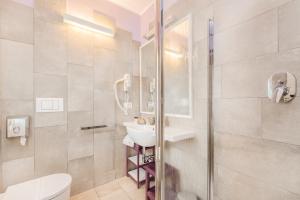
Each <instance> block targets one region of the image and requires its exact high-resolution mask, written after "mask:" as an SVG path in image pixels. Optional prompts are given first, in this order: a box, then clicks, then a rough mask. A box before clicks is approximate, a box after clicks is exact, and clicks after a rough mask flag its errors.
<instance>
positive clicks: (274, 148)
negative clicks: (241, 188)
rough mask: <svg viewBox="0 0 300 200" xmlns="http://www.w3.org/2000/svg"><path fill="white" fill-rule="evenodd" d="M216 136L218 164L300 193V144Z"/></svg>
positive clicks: (227, 135)
mask: <svg viewBox="0 0 300 200" xmlns="http://www.w3.org/2000/svg"><path fill="white" fill-rule="evenodd" d="M215 138H216V139H215V161H216V164H218V165H222V166H224V167H227V168H231V169H233V170H236V171H238V172H241V173H243V174H245V175H247V176H251V177H253V178H255V179H258V180H263V181H264V182H265V183H266V184H269V185H272V186H273V187H277V188H282V189H284V190H287V191H290V192H293V193H295V194H298V195H299V187H300V185H299V184H300V175H299V174H300V168H299V162H300V147H299V146H295V145H288V144H284V143H278V142H272V141H268V140H262V139H254V138H252V139H251V138H249V137H244V136H237V135H232V134H222V133H216V134H215Z"/></svg>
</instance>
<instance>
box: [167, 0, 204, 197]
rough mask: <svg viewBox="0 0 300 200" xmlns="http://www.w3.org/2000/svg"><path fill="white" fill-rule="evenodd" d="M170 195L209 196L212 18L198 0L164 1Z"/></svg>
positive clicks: (168, 180)
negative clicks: (209, 72)
mask: <svg viewBox="0 0 300 200" xmlns="http://www.w3.org/2000/svg"><path fill="white" fill-rule="evenodd" d="M164 9H165V12H164V22H165V24H164V26H165V30H164V84H165V87H164V94H165V102H164V105H165V113H171V112H174V111H176V113H173V114H174V115H166V120H165V127H164V130H165V131H164V136H165V140H166V143H165V146H164V149H163V153H164V162H165V163H164V166H165V174H164V183H165V186H164V197H165V198H164V199H166V200H173V199H174V200H175V199H179V200H181V199H195V200H196V199H201V200H205V199H207V174H208V168H207V166H208V161H207V138H208V137H207V136H208V113H207V112H208V95H207V94H208V84H207V82H208V64H209V63H208V53H207V52H208V46H207V43H208V28H207V27H208V20H209V17H210V15H209V13H210V12H209V8H205V7H203V5H201V3H199V1H198V0H190V1H188V2H187V1H186V0H178V1H171V0H166V1H165V2H164Z"/></svg>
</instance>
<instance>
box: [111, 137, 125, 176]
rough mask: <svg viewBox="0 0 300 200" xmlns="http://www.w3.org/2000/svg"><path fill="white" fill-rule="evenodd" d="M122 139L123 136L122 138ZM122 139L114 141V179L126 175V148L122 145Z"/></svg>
mask: <svg viewBox="0 0 300 200" xmlns="http://www.w3.org/2000/svg"><path fill="white" fill-rule="evenodd" d="M123 137H124V136H123ZM123 137H121V139H116V138H115V141H114V163H115V170H116V178H120V177H123V176H125V175H126V167H125V166H126V159H127V158H126V146H125V145H124V144H123V142H122V141H123Z"/></svg>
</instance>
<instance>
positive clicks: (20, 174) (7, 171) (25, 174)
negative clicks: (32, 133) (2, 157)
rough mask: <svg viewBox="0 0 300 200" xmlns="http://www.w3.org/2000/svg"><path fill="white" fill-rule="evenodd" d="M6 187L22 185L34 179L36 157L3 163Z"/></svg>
mask: <svg viewBox="0 0 300 200" xmlns="http://www.w3.org/2000/svg"><path fill="white" fill-rule="evenodd" d="M2 173H3V185H4V187H7V186H10V185H14V184H17V183H21V182H24V181H27V180H29V179H32V178H33V177H34V157H28V158H22V159H18V160H12V161H8V162H4V163H2Z"/></svg>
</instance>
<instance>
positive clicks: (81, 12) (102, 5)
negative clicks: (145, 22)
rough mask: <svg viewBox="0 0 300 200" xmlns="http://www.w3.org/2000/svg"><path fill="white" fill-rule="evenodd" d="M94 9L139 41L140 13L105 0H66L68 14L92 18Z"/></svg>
mask: <svg viewBox="0 0 300 200" xmlns="http://www.w3.org/2000/svg"><path fill="white" fill-rule="evenodd" d="M94 10H96V11H99V12H101V13H103V14H105V15H107V16H109V17H112V18H114V19H115V21H116V25H117V27H119V28H121V29H124V30H127V31H129V32H131V33H132V36H133V39H134V40H137V41H140V39H141V33H140V31H141V28H140V26H141V21H140V15H138V14H135V13H133V12H131V11H129V10H126V9H124V8H121V7H119V6H117V5H115V4H113V3H110V2H109V1H105V0H67V12H68V13H69V14H74V15H76V16H79V17H82V18H85V19H89V20H92V16H93V11H94Z"/></svg>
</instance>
